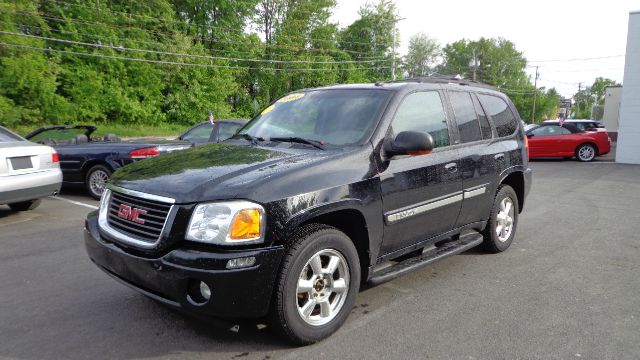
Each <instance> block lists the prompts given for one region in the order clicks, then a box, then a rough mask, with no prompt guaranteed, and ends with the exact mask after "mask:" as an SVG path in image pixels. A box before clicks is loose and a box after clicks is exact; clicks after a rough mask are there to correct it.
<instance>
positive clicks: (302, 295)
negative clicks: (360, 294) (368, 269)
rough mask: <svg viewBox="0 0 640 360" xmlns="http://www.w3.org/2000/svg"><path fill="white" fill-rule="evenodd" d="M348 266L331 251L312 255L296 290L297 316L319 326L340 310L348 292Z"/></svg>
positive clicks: (336, 252) (338, 253)
mask: <svg viewBox="0 0 640 360" xmlns="http://www.w3.org/2000/svg"><path fill="white" fill-rule="evenodd" d="M349 280H350V276H349V267H348V265H347V262H346V260H345V258H344V257H343V256H342V254H340V252H338V251H337V250H333V249H325V250H321V251H319V252H317V253H315V254H314V255H313V256H312V257H311V259H309V261H307V263H306V264H305V266H304V267H303V268H302V272H301V273H300V277H299V279H298V284H297V290H296V297H297V298H296V303H297V306H298V314H299V315H300V317H301V318H302V320H304V322H306V323H307V324H309V325H312V326H321V325H324V324H327V323H329V322H330V321H331V320H333V319H334V318H335V317H336V316H337V315H338V313H339V312H340V310H341V309H342V307H343V305H344V303H345V300H346V299H347V293H348V290H349Z"/></svg>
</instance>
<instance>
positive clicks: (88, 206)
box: [49, 196, 99, 210]
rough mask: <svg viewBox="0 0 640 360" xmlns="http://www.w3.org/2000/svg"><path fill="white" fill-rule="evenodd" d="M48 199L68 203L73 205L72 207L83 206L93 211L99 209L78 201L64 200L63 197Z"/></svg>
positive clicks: (50, 197)
mask: <svg viewBox="0 0 640 360" xmlns="http://www.w3.org/2000/svg"><path fill="white" fill-rule="evenodd" d="M49 199H55V200H60V201H64V202H68V203H70V204H74V205H78V206H84V207H87V208H89V209H93V210H98V209H99V207H98V206H95V205H89V204H85V203H83V202H80V201H75V200H69V199H65V198H63V197H59V196H49Z"/></svg>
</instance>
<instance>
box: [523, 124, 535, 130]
mask: <svg viewBox="0 0 640 360" xmlns="http://www.w3.org/2000/svg"><path fill="white" fill-rule="evenodd" d="M538 126H539V125H538V124H527V125H525V126H524V131H525V132H526V131H529V130H531V129H533V128H537V127H538Z"/></svg>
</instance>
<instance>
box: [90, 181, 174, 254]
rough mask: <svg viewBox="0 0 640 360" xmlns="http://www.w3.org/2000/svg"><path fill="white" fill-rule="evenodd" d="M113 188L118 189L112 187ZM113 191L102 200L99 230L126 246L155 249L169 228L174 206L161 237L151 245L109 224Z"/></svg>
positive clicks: (107, 192) (109, 190)
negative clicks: (108, 216) (108, 218)
mask: <svg viewBox="0 0 640 360" xmlns="http://www.w3.org/2000/svg"><path fill="white" fill-rule="evenodd" d="M111 188H118V187H115V186H112V187H111ZM118 189H121V188H118ZM111 191H112V190H111V189H105V193H104V194H103V196H102V199H101V200H100V212H99V213H98V228H99V229H100V230H102V231H104V232H105V233H107V234H109V235H110V236H113V238H114V239H116V240H118V241H121V242H123V243H125V244H129V245H134V246H137V247H139V248H143V249H153V248H155V247H156V246H157V245H158V243H159V242H160V238H161V237H162V234H164V231H165V228H166V227H167V222H168V221H169V217H170V216H171V214H172V212H173V207H174V206H173V205H171V207H170V208H169V212H168V213H167V218H166V219H165V220H164V225H163V226H162V230H160V236H159V237H158V239H157V240H156V241H155V242H153V243H150V242H147V241H142V240H138V239H136V238H134V237H131V236H129V235H127V234H123V233H121V232H120V231H118V230H116V229H114V228H112V227H111V226H110V225H109V222H108V221H107V215H108V213H109V205H110V204H111ZM136 193H137V192H136ZM151 200H154V199H151Z"/></svg>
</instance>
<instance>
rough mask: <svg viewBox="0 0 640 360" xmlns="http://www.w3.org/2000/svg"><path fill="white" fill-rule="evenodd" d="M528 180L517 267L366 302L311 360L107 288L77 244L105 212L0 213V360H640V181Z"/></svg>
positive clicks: (399, 283)
mask: <svg viewBox="0 0 640 360" xmlns="http://www.w3.org/2000/svg"><path fill="white" fill-rule="evenodd" d="M605 160H606V159H605ZM531 167H532V168H533V169H534V171H535V174H534V186H533V189H532V191H531V194H530V196H529V198H528V200H527V204H526V207H525V211H524V213H523V214H522V215H521V217H520V224H519V228H518V230H517V231H518V233H517V237H516V239H515V241H514V243H513V245H512V247H511V248H510V249H509V250H508V251H507V252H505V253H503V254H500V255H488V254H484V253H482V252H479V251H476V250H471V251H468V252H466V253H463V254H461V255H458V256H454V257H451V258H448V259H445V260H443V261H441V262H438V263H436V264H434V265H432V266H430V267H427V268H424V269H422V270H419V271H416V272H413V273H411V274H409V275H406V276H404V277H401V278H399V279H396V280H395V281H392V282H390V283H386V284H383V285H380V286H377V287H373V288H369V289H367V290H364V291H362V292H361V293H360V294H359V296H358V299H357V306H356V308H355V309H354V310H353V313H352V315H351V317H350V318H349V319H348V321H347V323H346V324H345V326H343V327H342V329H340V330H339V331H338V332H337V333H336V334H335V335H334V336H333V337H331V338H329V339H328V340H326V341H324V342H322V343H319V344H316V345H313V346H308V347H304V348H291V347H289V346H287V345H286V344H285V343H283V342H281V341H280V340H279V339H278V338H276V337H274V336H272V335H271V333H270V332H269V331H267V329H265V328H264V326H262V325H261V324H259V323H256V322H247V323H242V324H239V327H238V326H236V327H231V326H229V325H233V324H225V323H217V322H216V323H209V322H203V321H198V320H195V319H192V318H189V317H186V316H184V315H182V314H180V313H177V312H175V311H172V310H169V309H167V308H165V307H162V306H160V305H158V304H157V303H155V302H153V301H151V300H149V299H147V298H145V297H144V296H142V295H139V294H138V293H136V292H134V291H133V290H130V289H128V288H126V287H124V286H122V285H121V284H119V283H117V282H116V281H114V280H113V279H111V278H110V277H108V276H107V275H105V274H103V273H102V272H101V271H100V270H98V269H97V268H96V267H95V266H94V265H93V264H92V263H91V262H90V261H89V259H88V258H87V256H86V254H85V250H84V246H83V239H82V232H81V231H82V226H83V219H84V216H85V215H86V214H87V213H88V212H89V211H92V207H96V206H97V202H96V201H93V200H90V198H89V197H88V196H85V195H83V193H82V192H80V191H78V190H74V189H71V190H65V191H64V192H63V194H62V195H61V199H46V200H44V201H43V204H42V205H41V206H40V207H39V208H38V209H36V210H35V211H32V212H28V213H14V212H11V211H9V208H8V207H5V206H0V248H1V249H2V250H1V251H0V294H1V295H0V358H12V359H88V358H91V359H103V358H104V359H132V358H148V359H150V358H166V359H185V358H189V359H200V358H203V359H204V358H206V359H299V358H305V359H323V358H329V359H331V358H333V359H374V358H389V359H392V358H393V359H396V358H397V359H427V358H428V359H578V358H579V359H637V358H638V357H639V356H640V341H638V340H639V339H640V296H639V295H640V281H639V275H640V265H639V264H640V261H638V258H639V255H640V242H638V239H639V235H638V234H639V233H640V211H638V210H639V207H638V204H639V203H640V181H639V180H640V166H630V165H619V164H613V163H608V162H606V161H598V162H594V163H588V164H583V163H578V162H575V161H536V162H532V164H531ZM63 199H66V200H63ZM67 200H71V201H73V202H70V201H67Z"/></svg>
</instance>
